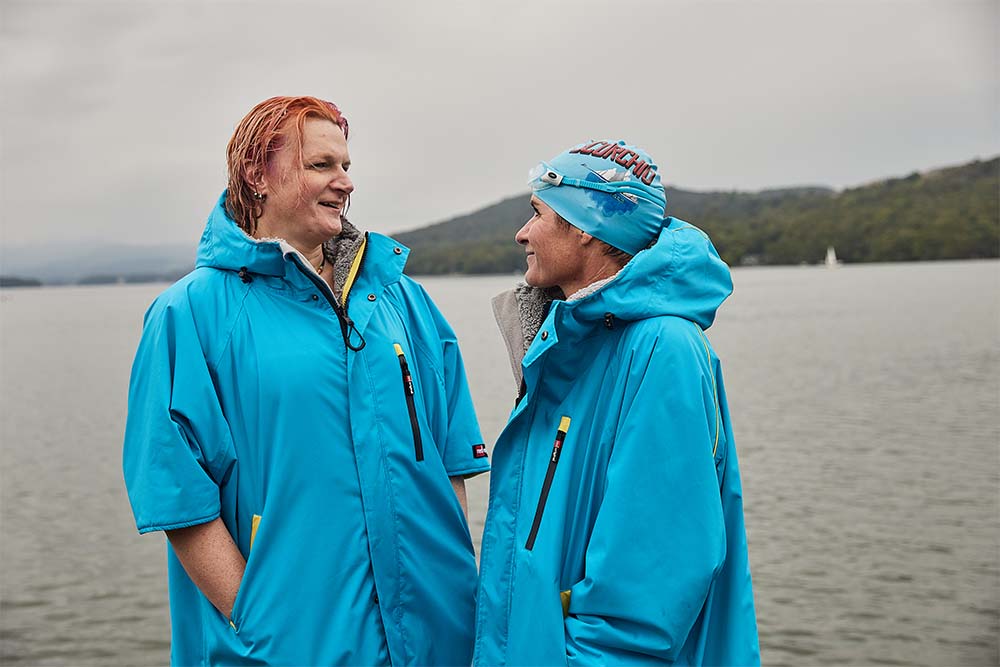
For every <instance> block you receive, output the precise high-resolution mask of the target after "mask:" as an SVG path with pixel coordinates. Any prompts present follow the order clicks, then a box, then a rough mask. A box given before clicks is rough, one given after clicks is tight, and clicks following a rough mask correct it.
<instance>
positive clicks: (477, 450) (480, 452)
mask: <svg viewBox="0 0 1000 667" xmlns="http://www.w3.org/2000/svg"><path fill="white" fill-rule="evenodd" d="M472 456H473V458H477V459H485V458H486V457H487V454H486V445H473V446H472Z"/></svg>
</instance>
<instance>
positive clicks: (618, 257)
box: [552, 211, 633, 268]
mask: <svg viewBox="0 0 1000 667" xmlns="http://www.w3.org/2000/svg"><path fill="white" fill-rule="evenodd" d="M552 212H553V213H556V212H555V211H552ZM556 223H557V224H559V225H560V226H562V227H572V226H573V224H572V223H571V222H570V221H569V220H567V219H566V218H564V217H562V216H561V215H559V214H558V213H556ZM577 229H579V227H577ZM594 240H595V241H597V242H598V243H600V244H601V246H603V247H602V248H601V253H602V254H604V255H607V256H608V257H611V258H612V259H614V260H615V261H616V262H617V263H618V266H619V268H621V267H624V266H625V265H626V264H628V263H629V262H630V261H632V257H633V256H632V255H630V254H628V253H627V252H625V251H624V250H622V249H621V248H616V247H614V246H613V245H611V244H610V243H606V242H605V241H602V240H601V239H599V238H597V237H596V236H595V237H594Z"/></svg>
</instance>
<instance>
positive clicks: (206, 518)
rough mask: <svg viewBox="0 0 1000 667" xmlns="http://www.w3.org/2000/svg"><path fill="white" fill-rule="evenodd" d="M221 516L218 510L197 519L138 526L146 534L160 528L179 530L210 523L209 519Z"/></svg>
mask: <svg viewBox="0 0 1000 667" xmlns="http://www.w3.org/2000/svg"><path fill="white" fill-rule="evenodd" d="M220 516H222V514H221V511H220V510H216V511H215V512H213V513H211V514H208V515H206V516H203V517H199V518H197V519H189V520H187V521H178V522H175V523H156V524H150V525H146V526H138V528H139V534H140V535H145V534H146V533H153V532H156V531H160V530H162V531H167V530H177V529H178V528H190V527H191V526H199V525H201V524H203V523H208V522H209V521H215V520H216V519H218V518H219V517H220Z"/></svg>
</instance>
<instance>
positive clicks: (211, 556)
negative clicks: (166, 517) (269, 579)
mask: <svg viewBox="0 0 1000 667" xmlns="http://www.w3.org/2000/svg"><path fill="white" fill-rule="evenodd" d="M167 538H168V539H169V540H170V545H171V546H172V547H173V548H174V553H175V554H177V558H178V560H180V562H181V565H183V566H184V570H185V571H186V572H187V573H188V576H189V577H191V581H193V582H194V583H195V585H196V586H197V587H198V589H199V590H200V591H201V592H202V593H203V594H204V596H205V597H206V598H208V600H209V602H211V603H212V604H213V605H215V608H216V609H218V610H219V612H220V613H221V614H222V615H223V616H225V617H226V619H229V618H230V617H231V616H232V613H233V603H234V602H235V601H236V593H237V592H238V591H239V590H240V582H242V580H243V571H244V570H245V569H246V560H244V559H243V554H241V553H240V550H239V548H237V546H236V543H235V542H233V538H232V535H230V534H229V530H228V529H227V528H226V524H224V523H223V522H222V519H221V518H219V519H215V520H214V521H210V522H209V523H202V524H199V525H197V526H190V527H188V528H177V529H176V530H170V531H167Z"/></svg>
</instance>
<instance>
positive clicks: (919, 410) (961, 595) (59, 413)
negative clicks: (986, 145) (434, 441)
mask: <svg viewBox="0 0 1000 667" xmlns="http://www.w3.org/2000/svg"><path fill="white" fill-rule="evenodd" d="M734 280H735V283H736V293H735V294H734V296H733V297H732V298H731V299H730V301H728V302H727V303H726V304H725V305H724V306H723V308H722V311H721V313H720V315H719V318H718V320H717V322H716V324H715V326H714V327H713V328H712V329H711V330H710V332H709V336H710V337H711V339H712V341H713V343H714V345H715V347H716V349H717V351H718V353H719V356H720V357H721V358H722V360H723V368H724V370H725V378H726V387H727V390H728V393H729V400H730V407H731V411H732V416H733V423H734V428H735V432H736V438H737V443H738V447H739V453H740V460H741V467H742V472H743V480H744V491H745V496H746V513H747V517H746V519H747V526H748V529H749V540H750V558H751V566H752V569H753V576H754V585H755V591H756V600H757V613H758V618H759V623H760V638H761V646H762V651H763V658H764V662H765V663H766V664H771V665H875V664H879V665H904V664H905V665H996V664H998V662H1000V649H998V636H1000V570H998V560H1000V262H996V261H989V262H950V263H927V264H894V265H868V266H845V267H842V268H840V269H838V270H826V269H822V268H814V267H795V268H791V267H788V268H754V269H738V270H736V271H735V272H734ZM514 281H515V277H513V276H511V277H485V278H437V279H428V280H424V281H423V282H424V284H425V285H426V287H427V288H428V290H429V291H430V293H431V294H432V295H433V296H434V298H435V299H436V300H437V302H438V304H439V306H440V307H441V309H442V310H443V311H444V313H445V314H446V315H447V316H448V317H449V319H450V320H451V322H452V324H453V326H454V327H455V329H456V331H457V332H458V334H459V339H460V341H461V343H462V348H463V353H464V355H465V359H466V364H467V370H468V373H469V380H470V383H471V385H472V388H473V394H474V398H475V401H476V407H477V409H478V412H479V416H480V420H481V423H482V427H483V434H484V436H485V437H486V438H487V442H492V439H493V438H495V437H496V435H497V434H498V433H499V432H500V429H501V427H502V425H503V423H504V421H505V419H506V416H507V413H508V411H509V409H510V407H511V403H512V399H513V397H514V386H513V380H511V377H510V371H509V366H508V362H507V359H506V355H505V353H504V351H503V349H502V344H501V342H500V337H499V334H498V333H496V329H495V326H494V324H493V318H492V313H491V310H490V306H489V297H490V296H492V295H493V294H495V293H496V292H499V291H501V290H503V289H505V288H506V287H508V286H509V285H511V284H513V282H514ZM163 287H164V286H163V285H142V286H124V287H95V288H51V289H48V288H47V289H37V290H8V291H3V292H0V406H2V415H3V420H2V432H0V435H2V450H0V451H2V459H0V464H2V465H0V502H2V504H0V510H2V514H0V542H2V543H0V662H2V663H3V664H5V665H28V664H30V665H36V664H37V665H159V664H166V663H167V662H168V651H169V625H168V623H169V622H168V616H167V591H166V573H165V569H166V568H165V547H164V538H163V536H162V535H159V534H157V535H148V536H145V537H139V536H138V535H137V534H136V532H135V528H134V525H133V523H132V517H131V513H130V511H129V507H128V502H127V499H126V496H125V491H124V488H123V485H122V480H121V469H120V460H121V439H122V431H123V425H124V420H125V398H126V390H127V383H128V374H129V367H130V365H131V361H132V355H133V353H134V351H135V346H136V342H137V340H138V337H139V332H140V326H141V318H142V314H143V312H144V310H145V308H146V306H147V305H148V303H149V302H150V301H151V300H152V298H153V297H154V296H155V295H156V294H157V293H158V292H159V291H161V290H162V289H163ZM487 485H488V478H487V477H486V476H481V477H479V478H476V479H475V480H473V481H472V482H471V483H470V500H471V512H472V521H473V526H472V532H473V535H475V536H477V538H478V536H479V535H480V534H481V533H482V527H483V519H484V514H485V511H486V499H487Z"/></svg>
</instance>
